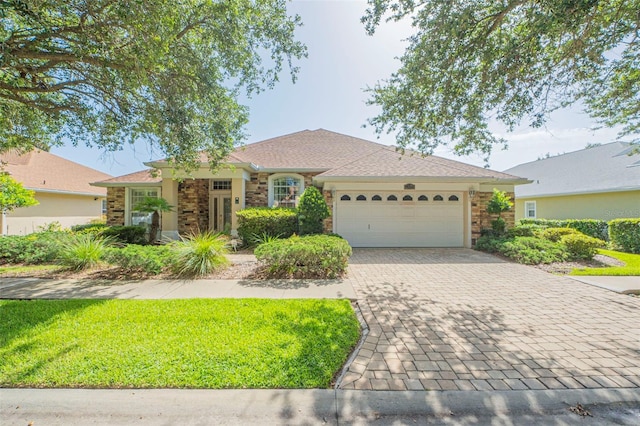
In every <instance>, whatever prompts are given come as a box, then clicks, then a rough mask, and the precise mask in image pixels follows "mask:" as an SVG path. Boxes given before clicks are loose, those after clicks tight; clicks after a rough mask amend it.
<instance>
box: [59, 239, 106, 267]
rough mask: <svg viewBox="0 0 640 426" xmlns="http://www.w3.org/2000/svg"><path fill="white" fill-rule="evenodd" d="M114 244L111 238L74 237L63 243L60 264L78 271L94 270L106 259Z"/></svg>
mask: <svg viewBox="0 0 640 426" xmlns="http://www.w3.org/2000/svg"><path fill="white" fill-rule="evenodd" d="M112 242H113V240H112V239H110V238H103V237H95V236H93V235H90V234H77V235H74V236H73V237H72V238H69V239H68V240H66V241H64V242H63V243H62V245H61V247H60V253H59V254H58V262H59V263H60V264H61V265H64V266H67V267H69V268H70V269H73V270H76V271H80V270H83V269H88V268H92V267H94V266H97V265H98V264H100V262H101V261H102V260H103V259H104V257H105V254H106V252H107V248H108V247H109V245H110V244H111V243H112Z"/></svg>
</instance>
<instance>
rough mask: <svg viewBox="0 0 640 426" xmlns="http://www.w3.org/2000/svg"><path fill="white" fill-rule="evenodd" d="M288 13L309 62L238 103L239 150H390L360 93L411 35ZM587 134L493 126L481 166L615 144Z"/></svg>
mask: <svg viewBox="0 0 640 426" xmlns="http://www.w3.org/2000/svg"><path fill="white" fill-rule="evenodd" d="M288 9H289V12H290V13H292V14H294V13H295V14H298V15H300V16H301V18H302V21H303V23H304V25H303V26H302V27H301V28H299V29H298V30H297V31H296V38H297V39H298V40H300V41H302V42H303V43H305V44H306V46H307V49H308V54H309V56H308V58H307V59H303V60H300V61H299V62H298V63H297V65H299V66H300V73H299V75H298V80H297V81H296V83H295V84H292V83H291V79H290V78H289V75H288V74H286V73H283V74H282V75H281V76H280V82H279V83H278V84H277V85H276V86H275V88H274V89H272V90H267V91H264V92H262V93H260V94H258V95H254V96H253V97H252V98H251V99H248V98H246V97H242V98H241V99H240V102H241V103H242V104H243V105H247V106H248V107H249V110H250V118H249V124H248V125H247V126H246V133H247V134H248V138H247V139H246V140H245V141H243V143H251V142H258V141H261V140H264V139H268V138H272V137H276V136H281V135H285V134H289V133H293V132H297V131H301V130H305V129H308V130H315V129H319V128H323V129H327V130H331V131H335V132H339V133H344V134H347V135H350V136H355V137H359V138H363V139H367V140H370V141H376V142H379V143H383V144H387V145H393V144H394V143H395V141H394V138H393V134H384V135H377V134H376V133H375V131H374V129H373V128H372V127H370V126H366V127H364V125H366V123H367V119H368V118H371V117H374V116H375V115H376V114H377V113H378V112H379V109H378V108H377V107H375V106H367V105H366V100H367V98H368V95H367V93H365V92H364V89H365V88H367V87H372V86H373V85H375V83H376V82H378V81H380V80H384V79H385V78H388V77H389V76H390V75H391V73H392V72H394V71H396V70H397V69H398V68H399V65H400V62H399V60H398V59H397V57H399V56H401V55H402V53H403V52H404V48H405V46H406V42H405V40H406V38H407V37H408V36H409V35H410V34H411V33H412V28H411V26H410V23H409V22H402V23H383V24H381V26H380V27H379V28H378V30H377V31H376V33H375V35H373V36H368V35H367V34H366V32H365V29H364V25H363V24H362V23H361V22H360V18H361V16H362V15H363V14H364V11H365V9H366V2H365V1H364V0H335V1H331V0H295V1H293V2H291V3H290V4H289V6H288ZM594 127H595V122H594V121H593V120H592V119H590V118H589V117H588V116H587V115H586V114H584V113H582V112H581V111H580V109H579V108H575V107H574V108H573V109H570V110H563V111H560V112H557V113H555V114H554V115H552V117H551V120H550V121H549V122H548V123H547V125H546V126H545V128H541V129H533V128H529V127H521V128H518V129H516V130H515V131H514V132H513V133H505V132H504V130H503V129H502V128H501V127H500V126H498V125H495V126H493V127H492V128H491V129H490V130H491V131H492V132H494V133H495V134H497V135H500V136H502V137H504V138H505V139H507V140H508V141H509V148H508V149H507V150H502V147H498V146H496V147H495V149H494V153H493V154H492V155H491V157H490V160H489V166H490V167H491V168H492V169H494V170H500V171H502V170H506V169H508V168H510V167H513V166H516V165H518V164H522V163H526V162H529V161H535V160H536V159H538V158H542V157H544V156H546V155H556V154H562V153H565V152H571V151H575V150H579V149H582V148H584V147H585V146H586V145H587V144H591V143H608V142H612V141H614V140H615V138H616V134H617V130H616V129H601V130H598V131H595V130H592V129H593V128H594ZM51 152H52V153H54V154H56V155H59V156H62V157H64V158H67V159H70V160H72V161H75V162H77V163H80V164H83V165H86V166H89V167H92V168H94V169H97V170H100V171H102V172H104V173H108V174H111V175H114V176H119V175H123V174H127V173H131V172H135V171H138V170H142V169H144V168H146V166H144V164H143V162H145V161H150V160H154V159H158V158H162V155H161V153H159V152H157V151H156V152H153V150H150V149H149V148H148V147H147V146H146V145H144V144H136V145H134V146H128V145H127V146H125V147H124V149H123V150H122V151H117V152H113V153H109V152H104V151H102V150H99V149H97V148H87V147H84V146H78V147H73V146H70V145H69V146H63V147H55V148H52V149H51ZM434 154H435V155H439V156H442V157H447V158H451V159H454V160H458V161H464V162H467V163H470V164H474V165H477V166H481V167H482V166H485V162H484V160H483V157H482V156H480V155H471V156H466V157H459V156H456V155H455V154H453V151H452V149H451V148H449V147H442V148H439V149H437V150H436V152H435V153H434Z"/></svg>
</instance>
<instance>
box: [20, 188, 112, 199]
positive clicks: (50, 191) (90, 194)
mask: <svg viewBox="0 0 640 426" xmlns="http://www.w3.org/2000/svg"><path fill="white" fill-rule="evenodd" d="M25 189H30V190H31V191H35V192H36V193H38V192H41V193H44V194H62V195H80V196H83V197H106V194H101V193H98V192H78V191H65V190H63V189H43V188H30V187H25Z"/></svg>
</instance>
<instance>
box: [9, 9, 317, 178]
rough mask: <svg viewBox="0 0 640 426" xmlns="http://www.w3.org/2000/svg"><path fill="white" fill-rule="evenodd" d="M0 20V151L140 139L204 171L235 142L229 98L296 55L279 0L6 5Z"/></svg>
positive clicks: (291, 25)
mask: <svg viewBox="0 0 640 426" xmlns="http://www.w3.org/2000/svg"><path fill="white" fill-rule="evenodd" d="M0 22H1V25H0V151H2V150H7V149H11V148H18V149H21V150H28V149H30V148H32V147H39V148H46V147H48V146H51V145H53V144H61V143H63V141H65V140H66V139H69V140H71V141H72V142H73V143H74V144H77V143H88V144H91V145H93V146H97V147H99V148H102V149H106V150H119V149H121V148H122V146H123V145H124V144H127V143H133V142H134V141H136V140H144V141H146V142H148V143H149V144H151V145H152V146H153V147H155V148H158V149H159V151H160V152H161V153H162V154H164V155H166V156H167V157H170V158H171V159H173V161H174V164H175V165H177V166H180V167H181V168H189V167H194V166H195V165H196V164H197V162H198V152H199V151H201V150H205V151H206V153H207V154H208V155H209V158H210V159H211V160H212V161H213V163H215V162H217V161H218V160H220V159H221V158H223V157H225V156H226V155H227V153H228V152H230V150H231V149H232V148H233V144H234V142H236V141H238V140H240V139H241V138H242V136H243V133H242V128H243V125H244V124H245V123H246V121H247V114H248V112H247V109H246V108H245V107H243V106H241V105H239V104H238V95H239V93H240V92H241V91H246V93H248V94H249V95H250V94H252V93H255V92H257V91H260V90H262V89H265V88H269V87H271V86H273V84H274V83H276V82H277V80H278V76H279V74H281V71H282V70H283V67H284V66H286V65H288V67H289V68H290V72H291V75H292V78H294V79H295V76H296V73H297V68H296V66H295V65H294V64H293V63H292V61H295V60H296V59H298V58H301V57H304V56H305V55H306V48H305V46H304V45H302V44H301V43H299V42H297V41H295V40H294V37H293V35H294V30H295V28H296V27H297V26H298V25H300V19H299V17H298V16H289V15H288V14H287V11H286V2H285V0H224V1H215V0H180V1H165V0H144V1H138V0H124V1H120V0H118V1H116V0H88V1H87V0H7V1H2V2H0Z"/></svg>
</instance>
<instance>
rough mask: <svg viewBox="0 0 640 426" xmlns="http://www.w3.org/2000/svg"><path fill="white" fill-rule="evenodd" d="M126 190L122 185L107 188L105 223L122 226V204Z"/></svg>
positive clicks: (123, 204)
mask: <svg viewBox="0 0 640 426" xmlns="http://www.w3.org/2000/svg"><path fill="white" fill-rule="evenodd" d="M126 196H127V190H126V188H124V187H109V188H107V225H109V226H124V214H125V211H124V206H125V198H126Z"/></svg>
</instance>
